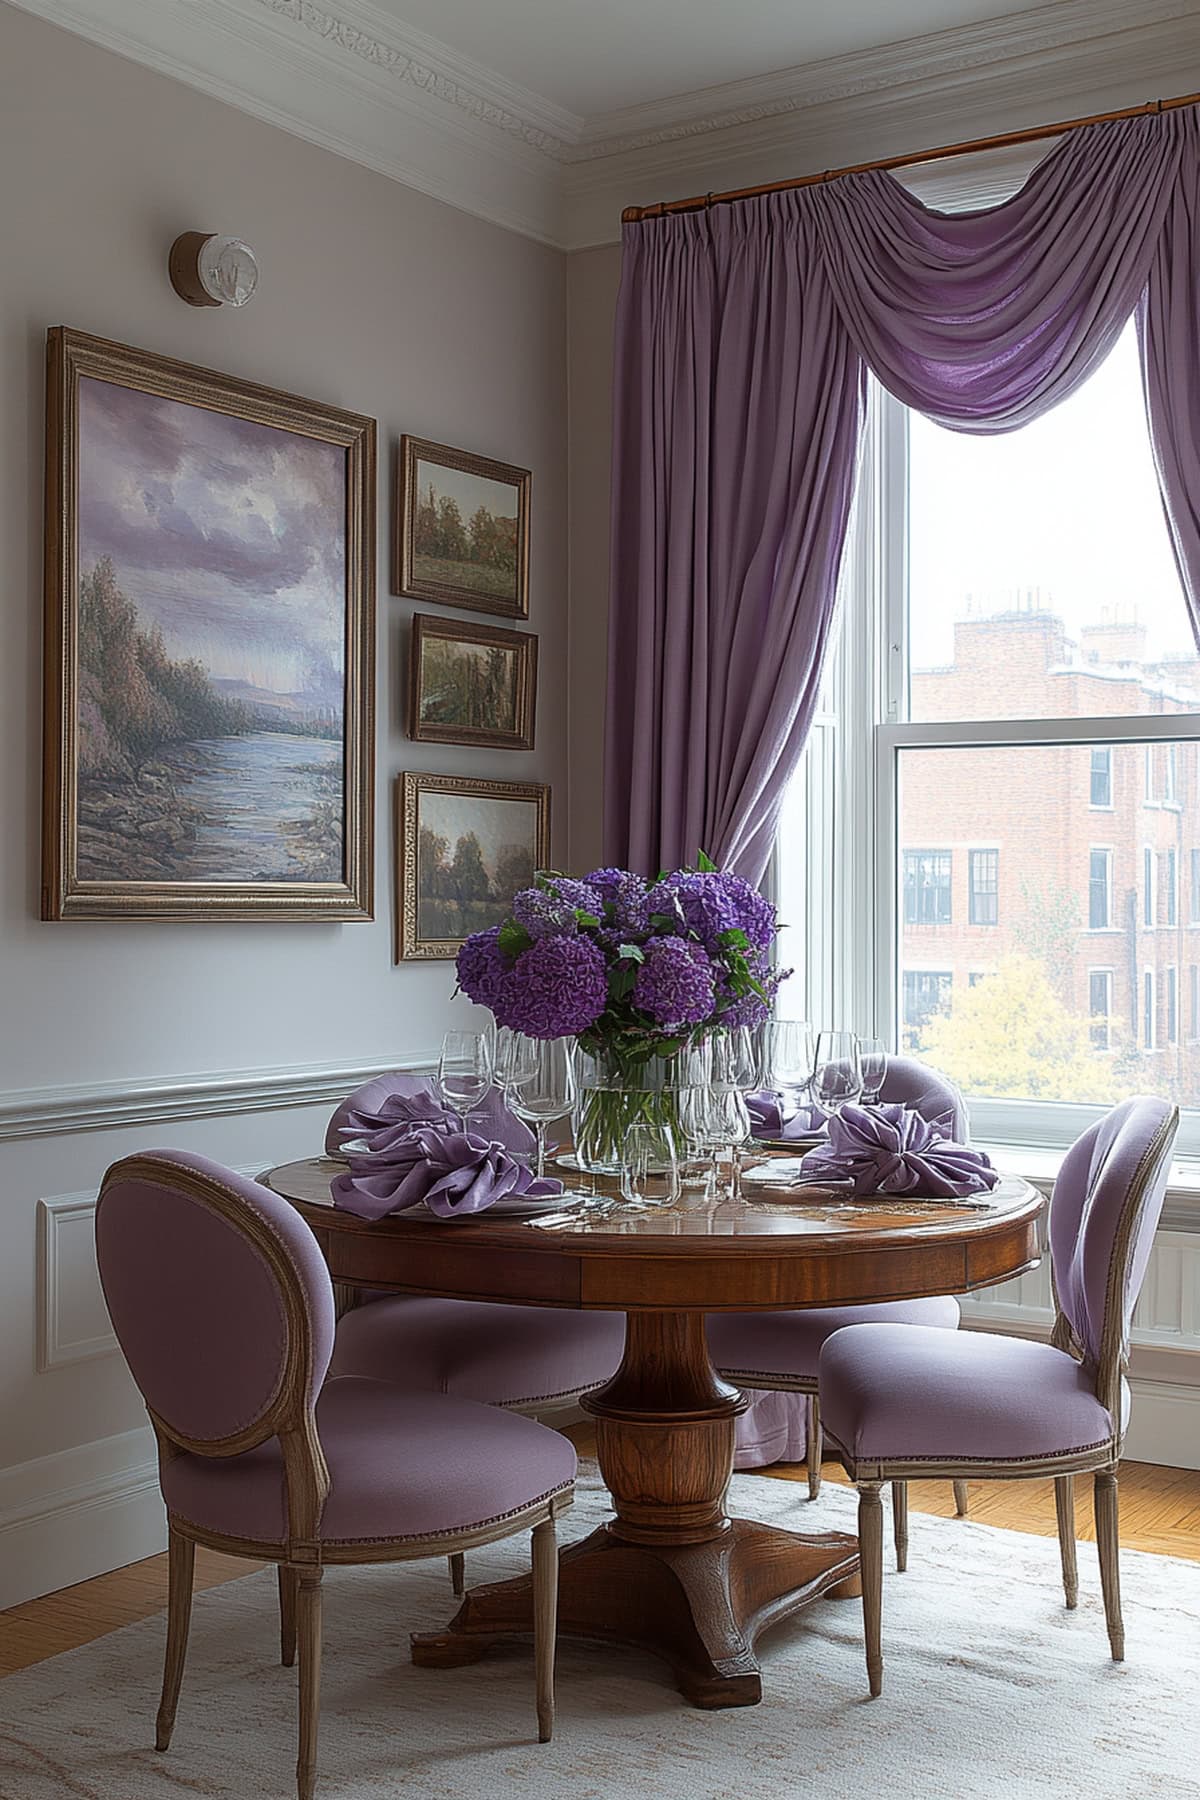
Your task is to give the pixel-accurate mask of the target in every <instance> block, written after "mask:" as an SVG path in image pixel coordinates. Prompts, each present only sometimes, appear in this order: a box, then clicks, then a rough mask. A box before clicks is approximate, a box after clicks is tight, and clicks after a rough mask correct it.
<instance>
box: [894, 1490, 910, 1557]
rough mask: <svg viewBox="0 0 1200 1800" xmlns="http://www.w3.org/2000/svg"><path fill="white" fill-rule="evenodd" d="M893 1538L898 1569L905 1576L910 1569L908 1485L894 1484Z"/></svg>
mask: <svg viewBox="0 0 1200 1800" xmlns="http://www.w3.org/2000/svg"><path fill="white" fill-rule="evenodd" d="M892 1536H893V1537H894V1539H895V1542H896V1567H897V1568H898V1569H899V1571H900V1573H901V1574H903V1573H904V1571H905V1569H907V1567H908V1483H907V1481H893V1483H892Z"/></svg>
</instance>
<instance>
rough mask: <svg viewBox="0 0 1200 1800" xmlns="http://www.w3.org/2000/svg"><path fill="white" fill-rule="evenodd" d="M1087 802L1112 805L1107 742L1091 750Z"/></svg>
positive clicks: (1110, 752) (1109, 754)
mask: <svg viewBox="0 0 1200 1800" xmlns="http://www.w3.org/2000/svg"><path fill="white" fill-rule="evenodd" d="M1089 804H1090V805H1092V806H1103V807H1105V808H1109V807H1111V806H1112V751H1111V750H1110V749H1109V747H1108V746H1107V744H1101V745H1098V746H1097V748H1096V749H1095V750H1093V751H1092V766H1091V782H1090V797H1089Z"/></svg>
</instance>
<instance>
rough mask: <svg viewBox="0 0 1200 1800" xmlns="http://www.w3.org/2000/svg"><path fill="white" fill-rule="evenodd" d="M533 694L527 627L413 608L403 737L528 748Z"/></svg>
mask: <svg viewBox="0 0 1200 1800" xmlns="http://www.w3.org/2000/svg"><path fill="white" fill-rule="evenodd" d="M536 694H537V639H536V638H535V637H534V636H532V634H531V633H530V632H527V631H502V630H501V629H500V627H499V626H496V625H460V624H458V623H456V622H455V621H454V620H452V619H433V618H430V617H429V616H428V615H427V614H425V613H415V614H414V615H413V622H412V639H411V642H410V644H409V661H408V735H409V737H410V738H415V739H417V741H418V742H420V743H428V744H488V745H490V746H491V747H492V748H493V749H496V750H532V749H533V721H534V707H535V704H536Z"/></svg>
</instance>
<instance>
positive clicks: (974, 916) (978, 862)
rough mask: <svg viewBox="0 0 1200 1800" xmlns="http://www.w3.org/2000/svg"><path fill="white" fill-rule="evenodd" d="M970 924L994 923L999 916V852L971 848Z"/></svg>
mask: <svg viewBox="0 0 1200 1800" xmlns="http://www.w3.org/2000/svg"><path fill="white" fill-rule="evenodd" d="M970 873H971V903H970V919H971V923H972V925H995V924H996V922H997V920H998V918H999V901H1000V852H999V851H998V850H972V851H971V857H970Z"/></svg>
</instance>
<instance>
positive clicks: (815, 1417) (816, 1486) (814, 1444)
mask: <svg viewBox="0 0 1200 1800" xmlns="http://www.w3.org/2000/svg"><path fill="white" fill-rule="evenodd" d="M805 1425H806V1431H805V1438H806V1440H807V1442H806V1444H805V1449H806V1452H807V1458H808V1497H809V1499H810V1500H815V1499H816V1497H817V1495H818V1494H819V1493H820V1491H821V1447H822V1438H823V1436H824V1433H823V1432H822V1430H821V1404H820V1401H819V1400H818V1399H817V1396H816V1395H815V1394H810V1395H809V1396H808V1408H807V1412H806V1417H805Z"/></svg>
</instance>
